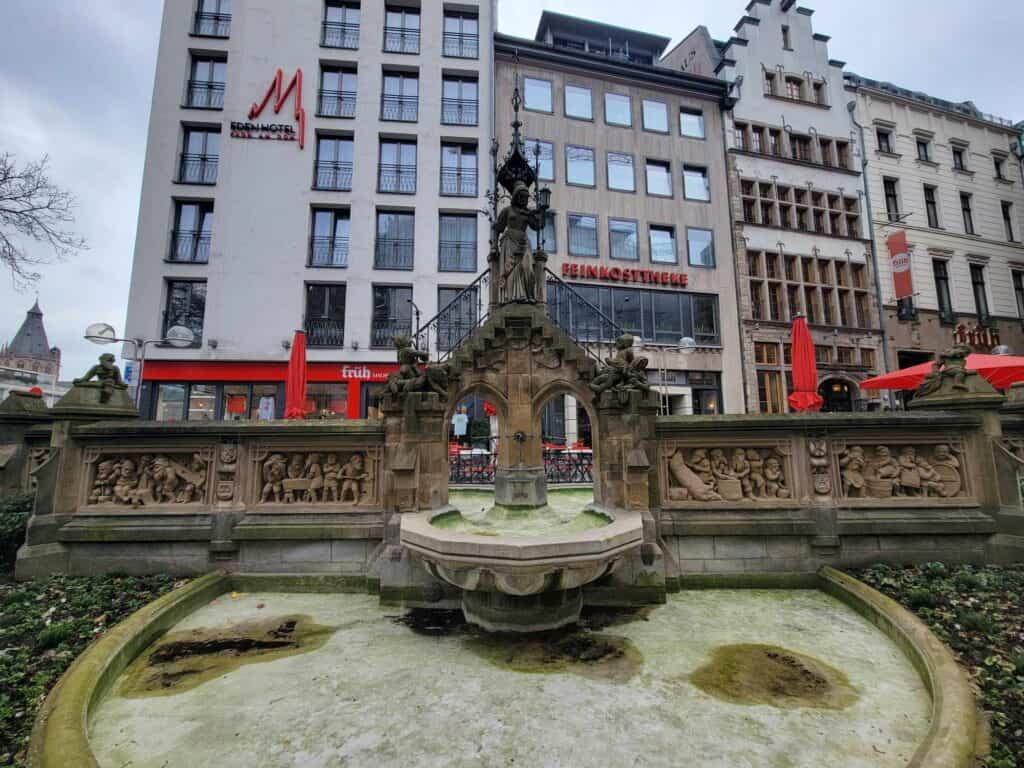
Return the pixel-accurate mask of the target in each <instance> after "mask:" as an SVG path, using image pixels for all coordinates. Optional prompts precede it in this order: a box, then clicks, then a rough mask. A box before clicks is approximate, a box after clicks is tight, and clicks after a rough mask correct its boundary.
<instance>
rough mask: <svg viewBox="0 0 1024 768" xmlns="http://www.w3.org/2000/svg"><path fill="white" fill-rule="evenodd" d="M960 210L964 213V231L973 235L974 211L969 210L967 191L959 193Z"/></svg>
mask: <svg viewBox="0 0 1024 768" xmlns="http://www.w3.org/2000/svg"><path fill="white" fill-rule="evenodd" d="M960 211H961V212H962V213H963V215H964V232H966V233H967V234H968V235H973V234H974V213H973V212H972V211H971V195H970V194H969V193H967V192H961V193H960Z"/></svg>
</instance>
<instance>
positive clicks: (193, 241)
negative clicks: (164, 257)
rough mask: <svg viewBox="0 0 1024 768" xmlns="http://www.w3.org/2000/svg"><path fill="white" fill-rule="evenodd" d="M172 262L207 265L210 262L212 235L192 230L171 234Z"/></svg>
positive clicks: (179, 230) (177, 231)
mask: <svg viewBox="0 0 1024 768" xmlns="http://www.w3.org/2000/svg"><path fill="white" fill-rule="evenodd" d="M169 260H170V261H189V262H193V263H196V264H205V263H206V262H207V261H209V260H210V233H209V232H201V231H200V232H197V231H195V230H191V229H176V230H174V231H173V232H171V254H170V259H169Z"/></svg>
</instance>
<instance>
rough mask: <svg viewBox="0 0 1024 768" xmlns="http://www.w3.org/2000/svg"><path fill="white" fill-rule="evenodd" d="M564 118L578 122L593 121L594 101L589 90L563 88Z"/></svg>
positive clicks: (572, 87)
mask: <svg viewBox="0 0 1024 768" xmlns="http://www.w3.org/2000/svg"><path fill="white" fill-rule="evenodd" d="M565 116H566V117H575V118H578V119H580V120H593V119H594V100H593V97H592V96H591V93H590V89H589V88H583V87H582V86H579V85H567V86H565Z"/></svg>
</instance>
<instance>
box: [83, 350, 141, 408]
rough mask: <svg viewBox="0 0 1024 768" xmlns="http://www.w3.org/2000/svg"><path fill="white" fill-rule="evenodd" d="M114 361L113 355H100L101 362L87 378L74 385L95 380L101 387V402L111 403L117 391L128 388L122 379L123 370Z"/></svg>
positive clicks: (92, 369)
mask: <svg viewBox="0 0 1024 768" xmlns="http://www.w3.org/2000/svg"><path fill="white" fill-rule="evenodd" d="M114 360H115V358H114V356H113V355H112V354H110V353H109V352H104V353H103V354H102V355H100V359H99V362H98V363H97V364H96V365H94V366H93V367H92V368H90V369H89V370H88V372H87V373H86V374H85V376H83V377H82V378H80V379H75V380H74V383H75V384H76V385H78V384H87V383H89V382H91V381H92V380H93V378H95V379H96V381H97V382H98V383H99V385H100V402H101V403H106V402H109V401H110V398H111V397H112V396H113V394H114V390H115V389H127V388H128V385H127V384H125V383H124V379H122V378H121V369H120V368H118V367H117V366H116V365H115V364H114Z"/></svg>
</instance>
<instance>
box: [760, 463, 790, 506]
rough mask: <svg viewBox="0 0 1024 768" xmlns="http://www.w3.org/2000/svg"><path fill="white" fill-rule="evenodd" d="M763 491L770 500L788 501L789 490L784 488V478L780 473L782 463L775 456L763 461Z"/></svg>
mask: <svg viewBox="0 0 1024 768" xmlns="http://www.w3.org/2000/svg"><path fill="white" fill-rule="evenodd" d="M764 479H765V490H766V491H767V492H768V496H769V497H770V498H778V499H788V498H789V488H787V487H786V476H785V475H784V474H783V472H782V462H780V461H779V460H778V458H777V457H775V456H769V457H768V458H767V459H765V461H764Z"/></svg>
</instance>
